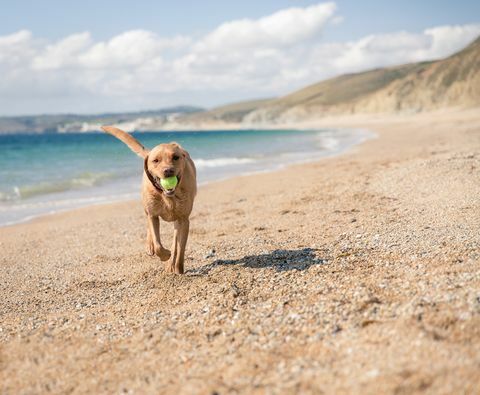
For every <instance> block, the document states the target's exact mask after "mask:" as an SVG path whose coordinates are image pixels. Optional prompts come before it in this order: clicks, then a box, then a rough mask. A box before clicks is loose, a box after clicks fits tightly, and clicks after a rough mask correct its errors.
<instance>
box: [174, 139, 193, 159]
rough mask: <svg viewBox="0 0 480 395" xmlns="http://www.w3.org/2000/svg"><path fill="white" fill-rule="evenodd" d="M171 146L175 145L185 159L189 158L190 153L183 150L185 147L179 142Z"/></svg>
mask: <svg viewBox="0 0 480 395" xmlns="http://www.w3.org/2000/svg"><path fill="white" fill-rule="evenodd" d="M170 144H172V145H174V146H175V147H177V148H178V149H179V150H180V151H181V152H182V156H183V157H184V158H187V157H188V156H189V155H188V152H187V151H185V150H184V149H183V147H182V146H181V145H180V144H178V143H177V142H175V141H172V142H171V143H170Z"/></svg>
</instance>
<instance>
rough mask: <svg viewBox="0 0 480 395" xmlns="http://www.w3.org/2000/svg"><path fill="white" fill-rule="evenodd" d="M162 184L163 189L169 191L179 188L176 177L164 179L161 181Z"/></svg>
mask: <svg viewBox="0 0 480 395" xmlns="http://www.w3.org/2000/svg"><path fill="white" fill-rule="evenodd" d="M160 184H161V185H162V188H164V189H166V190H167V191H168V190H169V189H173V188H175V187H176V186H177V184H178V179H177V177H175V176H173V177H168V178H162V179H161V180H160Z"/></svg>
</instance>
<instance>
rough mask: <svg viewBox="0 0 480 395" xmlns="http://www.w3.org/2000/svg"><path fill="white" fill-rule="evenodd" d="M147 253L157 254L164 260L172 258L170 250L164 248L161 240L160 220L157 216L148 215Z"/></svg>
mask: <svg viewBox="0 0 480 395" xmlns="http://www.w3.org/2000/svg"><path fill="white" fill-rule="evenodd" d="M147 218H148V229H147V253H148V254H149V255H153V254H155V255H157V256H158V257H159V258H160V259H161V260H162V261H167V260H168V259H169V258H170V251H169V250H167V249H166V248H163V246H162V242H161V240H160V220H159V218H158V217H157V216H153V215H148V216H147Z"/></svg>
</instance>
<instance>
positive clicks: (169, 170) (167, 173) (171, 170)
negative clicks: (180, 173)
mask: <svg viewBox="0 0 480 395" xmlns="http://www.w3.org/2000/svg"><path fill="white" fill-rule="evenodd" d="M163 175H164V176H165V178H168V177H172V176H173V175H175V169H174V168H173V167H169V168H167V169H165V170H163Z"/></svg>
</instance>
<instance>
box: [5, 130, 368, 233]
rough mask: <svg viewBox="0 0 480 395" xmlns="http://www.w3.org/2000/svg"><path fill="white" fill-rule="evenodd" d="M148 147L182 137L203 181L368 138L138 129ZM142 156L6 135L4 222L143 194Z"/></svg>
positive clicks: (96, 144)
mask: <svg viewBox="0 0 480 395" xmlns="http://www.w3.org/2000/svg"><path fill="white" fill-rule="evenodd" d="M134 136H135V137H136V138H137V139H138V140H140V142H141V143H142V144H143V145H144V146H145V147H153V146H155V145H157V144H160V143H164V142H170V141H177V142H178V143H180V144H181V145H182V146H183V147H184V148H185V149H187V150H188V151H189V152H190V155H191V156H192V158H193V159H194V161H195V164H196V166H197V171H198V181H199V183H200V184H202V183H206V182H209V181H215V180H219V179H223V178H227V177H232V176H235V175H240V174H247V173H251V172H259V171H271V170H275V169H277V168H280V167H282V166H284V165H288V164H292V163H298V162H304V161H310V160H314V159H317V158H320V157H324V156H329V155H334V154H337V153H339V152H341V151H343V150H345V149H347V148H348V147H350V146H352V145H354V144H356V143H358V142H360V141H362V140H364V139H365V138H367V133H366V132H364V131H359V130H316V131H298V130H266V131H265V130H262V131H259V130H247V131H245V130H242V131H211V132H204V131H202V132H194V131H193V132H143V133H134ZM142 166H143V163H142V160H141V159H140V158H139V157H137V156H136V155H135V154H133V153H132V152H131V151H130V150H129V149H128V148H127V147H126V146H125V145H124V144H123V143H121V142H120V141H118V140H116V139H115V138H114V137H112V136H109V135H106V134H102V133H69V134H43V135H34V134H31V135H28V134H23V135H3V136H0V226H2V225H8V224H12V223H17V222H22V221H25V220H28V219H30V218H32V217H35V216H38V215H42V214H47V213H52V212H57V211H61V210H66V209H71V208H75V207H80V206H85V205H89V204H98V203H104V202H111V201H117V200H125V199H134V198H138V196H139V190H140V180H141V174H142Z"/></svg>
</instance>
